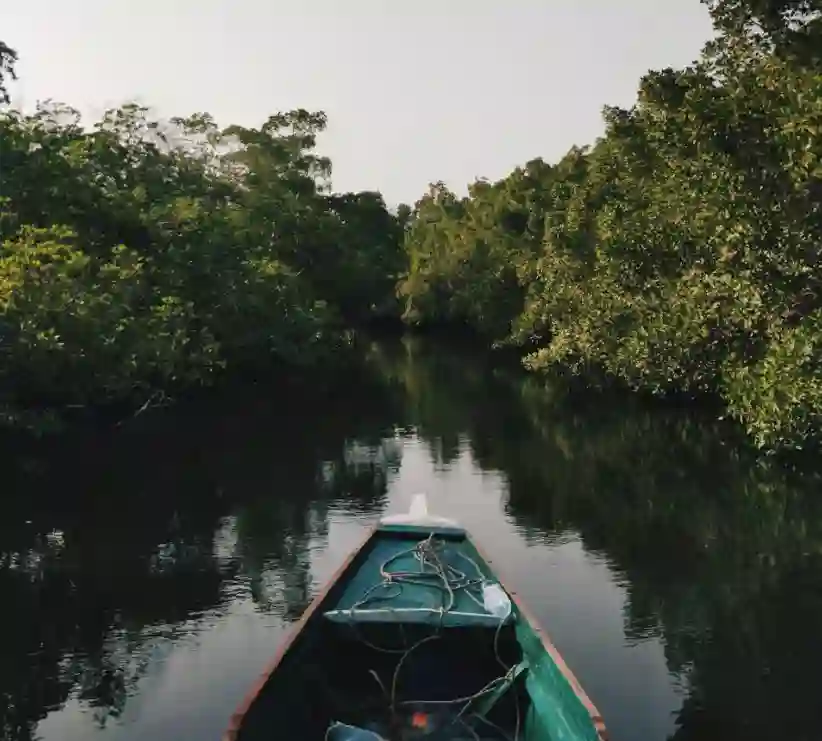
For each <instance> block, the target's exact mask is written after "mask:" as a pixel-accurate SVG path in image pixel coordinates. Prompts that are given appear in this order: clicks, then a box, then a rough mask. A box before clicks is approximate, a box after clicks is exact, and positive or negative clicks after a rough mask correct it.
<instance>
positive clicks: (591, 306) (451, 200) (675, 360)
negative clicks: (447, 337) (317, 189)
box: [402, 0, 822, 447]
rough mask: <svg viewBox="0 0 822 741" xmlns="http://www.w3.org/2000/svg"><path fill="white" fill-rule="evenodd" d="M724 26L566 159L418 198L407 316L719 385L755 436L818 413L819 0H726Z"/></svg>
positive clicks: (579, 368) (821, 389) (677, 379)
mask: <svg viewBox="0 0 822 741" xmlns="http://www.w3.org/2000/svg"><path fill="white" fill-rule="evenodd" d="M710 6H711V12H712V14H713V17H714V20H715V24H716V27H717V30H718V31H719V34H718V35H717V38H716V39H714V40H713V41H712V42H711V43H709V44H708V45H707V47H706V48H705V50H704V53H703V54H702V56H701V58H700V59H699V60H698V61H697V62H695V63H694V64H693V65H691V66H690V67H688V68H686V69H682V70H678V71H675V70H672V69H666V70H662V71H658V72H650V73H648V74H647V75H646V76H645V77H644V78H643V80H642V82H641V85H640V88H639V95H638V100H637V103H636V104H635V105H634V106H633V107H632V108H630V109H628V110H623V109H619V108H607V109H606V110H605V120H606V123H607V127H606V133H605V134H604V136H602V137H601V138H600V139H599V140H598V141H597V142H596V143H595V144H594V145H593V146H592V147H586V148H576V147H575V148H573V149H572V150H571V151H570V152H569V153H568V154H567V155H566V156H565V157H564V158H563V159H562V160H561V161H560V162H559V163H557V164H556V165H548V164H546V163H544V162H543V161H542V160H534V161H532V162H529V163H528V164H527V165H526V166H525V167H523V168H520V169H517V170H516V171H514V172H513V173H512V174H511V175H509V176H508V177H507V178H505V179H504V180H502V181H500V182H496V183H489V182H484V181H480V182H477V183H475V184H474V185H473V186H471V188H470V190H469V194H468V196H467V197H464V198H460V197H457V196H456V195H455V194H454V193H452V192H451V191H449V190H448V189H447V188H446V187H444V186H443V185H442V184H438V185H435V186H432V188H431V191H430V192H429V193H428V194H427V195H426V196H425V197H424V198H422V199H421V200H420V201H419V202H418V203H417V204H416V206H415V209H414V212H413V215H412V221H411V223H410V225H409V228H408V235H407V236H408V239H407V247H408V252H409V255H410V272H409V275H408V278H407V280H406V281H405V282H404V284H403V286H402V290H403V293H404V294H405V296H406V301H407V309H406V316H407V317H408V318H409V319H410V320H412V321H420V322H425V321H442V320H446V321H461V322H467V323H468V324H470V325H472V326H473V327H474V328H476V329H477V330H479V331H480V332H481V333H483V334H486V335H488V336H489V337H490V338H492V339H493V340H495V341H497V342H502V343H513V344H516V345H520V346H523V347H524V348H525V349H527V350H529V351H530V354H529V355H528V356H527V359H526V363H527V365H528V366H529V367H530V368H531V369H533V370H535V371H547V370H548V369H559V370H565V371H567V370H570V371H572V372H578V373H583V372H584V373H585V374H587V375H591V374H595V375H598V376H604V377H606V378H610V379H617V380H619V381H621V382H624V383H625V384H627V385H628V386H631V387H634V388H641V389H645V390H650V391H653V392H655V393H658V394H670V393H678V394H680V393H685V394H700V395H701V394H706V393H709V394H715V395H719V396H721V398H722V399H723V400H724V401H725V403H726V405H727V408H728V409H729V412H730V414H731V415H733V416H734V417H736V418H737V419H739V420H741V421H742V422H743V423H744V424H745V425H746V426H747V428H748V430H749V431H750V432H751V434H752V435H753V436H754V438H755V439H756V440H757V442H758V443H759V444H761V445H764V446H768V447H771V446H773V447H778V446H789V447H796V446H801V445H802V444H803V441H805V440H806V439H808V438H809V437H812V436H814V435H816V434H818V432H819V430H820V422H821V421H822V370H821V369H820V366H819V363H818V360H817V358H818V355H819V352H820V349H822V293H821V292H820V288H821V287H822V275H820V269H819V258H820V249H822V248H821V247H820V245H822V17H820V15H822V12H821V11H822V3H819V2H818V0H815V1H810V0H806V1H804V2H796V1H795V0H781V1H780V2H774V1H772V0H756V1H754V0H751V1H747V0H745V1H743V0H713V1H712V2H711V3H710Z"/></svg>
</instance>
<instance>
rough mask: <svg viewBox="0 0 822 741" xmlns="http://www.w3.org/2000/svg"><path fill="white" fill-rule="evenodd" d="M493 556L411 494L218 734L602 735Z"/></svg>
mask: <svg viewBox="0 0 822 741" xmlns="http://www.w3.org/2000/svg"><path fill="white" fill-rule="evenodd" d="M492 567H493V562H492V560H491V559H490V558H488V557H487V556H485V555H484V553H483V551H482V550H481V549H480V547H479V546H478V545H477V544H476V543H475V542H474V540H473V539H472V538H471V537H470V535H469V534H468V533H467V532H466V530H465V529H464V528H463V527H461V526H460V525H459V524H458V523H456V522H454V521H453V520H449V519H445V518H442V517H436V516H433V515H431V514H429V513H428V507H427V500H426V498H425V495H416V496H415V498H414V500H413V501H412V504H411V509H410V511H409V512H408V513H404V514H399V515H393V516H386V517H383V518H382V519H381V520H380V521H379V522H378V523H377V524H376V526H375V527H374V528H373V529H372V530H371V531H370V532H369V533H368V536H367V537H366V538H365V540H364V542H363V543H362V544H361V545H360V546H359V547H358V548H357V549H355V550H354V552H353V553H351V555H350V556H349V557H348V559H347V560H346V561H345V563H344V564H343V565H342V566H341V567H340V569H339V570H338V571H337V572H336V574H335V575H334V576H333V577H332V578H331V580H330V582H329V583H328V585H327V586H326V588H325V589H324V590H323V592H322V593H321V594H319V595H318V596H317V598H316V599H315V600H314V601H313V602H312V603H311V605H310V606H309V607H308V609H307V610H306V611H305V613H304V614H303V616H302V617H301V619H300V620H299V621H298V622H297V623H296V624H295V625H294V627H293V629H292V631H291V633H290V635H289V637H288V638H287V639H286V640H285V642H284V644H283V645H282V646H281V647H280V649H279V651H278V652H277V654H276V656H275V657H274V659H273V660H272V662H271V664H270V665H269V666H268V668H267V669H266V670H265V671H264V672H263V674H262V676H261V677H260V678H259V679H258V680H257V682H256V683H255V684H254V686H253V687H252V688H251V690H250V692H249V693H248V695H247V696H246V697H245V699H244V700H243V701H242V702H241V704H240V707H239V708H238V709H237V711H236V712H235V713H234V715H233V716H232V717H231V720H230V723H229V727H228V729H227V730H226V732H225V734H224V736H223V741H274V740H275V739H283V740H284V741H285V740H286V739H288V740H293V741H303V740H305V741H311V740H313V739H316V741H423V740H424V741H445V740H446V739H447V740H449V741H462V740H463V739H465V740H466V741H477V740H479V741H494V740H497V739H499V740H504V741H605V739H606V730H605V725H604V722H603V720H602V717H601V716H600V714H599V712H598V711H597V710H596V708H595V707H594V705H593V703H592V702H591V701H590V699H589V698H588V696H587V695H586V694H585V692H584V691H583V689H582V687H581V686H580V684H579V682H578V681H577V680H576V679H575V678H574V675H573V674H572V673H571V671H570V669H569V668H568V667H567V665H566V664H565V662H564V661H563V660H562V657H561V656H560V654H559V652H558V651H557V649H556V648H555V647H554V646H553V644H552V643H551V642H550V640H549V639H548V637H547V635H546V634H545V632H544V631H543V630H542V629H541V628H540V627H539V626H538V624H537V622H536V621H535V619H534V618H533V616H532V615H531V614H530V613H529V612H528V610H527V608H526V607H525V605H524V604H523V603H522V601H521V600H520V599H519V597H518V596H517V594H516V593H515V592H512V591H511V590H510V589H507V588H506V587H505V586H504V584H503V583H502V582H501V581H500V579H499V576H498V575H497V574H495V572H494V570H493V568H492Z"/></svg>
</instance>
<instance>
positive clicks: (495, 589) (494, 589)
mask: <svg viewBox="0 0 822 741" xmlns="http://www.w3.org/2000/svg"><path fill="white" fill-rule="evenodd" d="M482 603H483V606H484V607H485V609H486V611H487V612H490V613H491V614H492V615H494V616H495V617H498V618H500V619H501V620H504V619H505V618H507V617H508V615H510V614H511V599H510V598H509V597H508V595H507V594H506V593H505V590H504V589H503V588H502V587H501V586H500V585H499V584H497V583H496V582H490V583H486V584H483V585H482Z"/></svg>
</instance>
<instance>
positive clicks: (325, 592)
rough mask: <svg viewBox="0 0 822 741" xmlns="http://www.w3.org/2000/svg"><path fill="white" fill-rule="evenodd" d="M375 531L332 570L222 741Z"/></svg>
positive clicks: (233, 733) (231, 736) (229, 738)
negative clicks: (331, 573)
mask: <svg viewBox="0 0 822 741" xmlns="http://www.w3.org/2000/svg"><path fill="white" fill-rule="evenodd" d="M376 531H377V528H376V527H373V528H371V529H370V530H369V531H368V534H367V535H366V537H365V539H364V540H363V541H362V543H360V544H359V545H358V546H357V547H356V548H355V549H354V550H353V551H351V553H350V554H349V556H348V558H346V559H345V561H343V563H342V565H341V566H340V568H338V569H337V570H336V571H335V572H334V574H333V575H332V576H331V578H330V579H329V580H328V582H327V583H326V585H325V587H324V588H323V590H322V591H321V592H320V593H319V594H318V595H317V596H316V597H315V598H314V599H313V600H312V602H311V604H310V605H309V606H308V607H307V608H306V610H305V612H304V613H303V614H302V616H301V617H300V619H299V620H298V621H297V622H296V623H295V624H294V626H293V627H292V628H291V631H290V632H289V634H288V637H287V638H286V639H285V640H284V641H283V643H282V644H281V645H280V647H279V648H278V649H277V653H276V654H274V658H273V659H272V660H271V661H270V662H269V664H268V666H267V667H266V668H265V669H264V670H263V673H262V674H260V676H259V677H258V678H257V680H256V681H255V682H254V684H253V685H252V686H251V689H250V690H249V691H248V693H247V694H246V696H245V697H244V698H243V699H242V701H241V702H240V705H239V707H238V708H237V710H235V711H234V714H233V715H232V716H231V719H230V721H229V723H228V728H227V729H226V732H225V733H224V734H223V737H222V741H237V739H238V737H239V733H240V728H241V726H242V724H243V720H244V719H245V716H246V713H248V710H249V708H250V707H251V706H252V704H253V703H254V701H255V700H256V699H257V697H258V696H259V694H260V692H261V691H262V689H263V687H264V686H265V684H266V682H268V680H269V679H270V678H271V675H272V674H274V672H275V671H276V670H277V667H279V665H280V663H281V662H282V660H283V658H284V657H285V655H286V654H287V653H288V650H289V649H290V648H291V646H292V645H293V644H294V641H296V640H297V636H298V635H299V634H300V633H301V632H302V630H303V628H305V626H306V624H307V623H308V621H309V620H310V619H311V617H312V616H313V615H314V613H315V612H317V610H319V608H320V605H321V604H322V603H323V601H324V600H325V598H326V597H327V596H328V593H329V592H330V591H331V589H332V588H333V587H334V585H335V584H336V583H337V582H338V581H339V579H340V577H341V576H342V575H343V574H344V573H345V571H346V570H347V569H348V567H349V566H350V565H351V563H352V562H353V561H354V559H355V558H356V557H357V556H358V555H359V554H360V552H361V551H362V549H363V548H365V546H366V544H367V543H368V542H369V541H370V540H371V538H372V537H373V536H374V533H375V532H376Z"/></svg>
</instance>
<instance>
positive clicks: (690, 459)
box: [0, 339, 822, 741]
mask: <svg viewBox="0 0 822 741" xmlns="http://www.w3.org/2000/svg"><path fill="white" fill-rule="evenodd" d="M363 363H364V364H363V367H362V368H361V369H360V370H359V372H358V373H357V374H356V375H355V376H352V377H348V378H337V379H335V380H334V382H329V381H328V379H298V380H294V379H292V380H291V381H290V382H286V381H283V380H280V379H271V381H270V382H268V383H266V384H260V385H258V386H249V387H246V388H245V389H242V390H236V389H235V390H233V391H231V392H230V393H229V392H225V393H224V394H223V395H221V396H219V397H217V398H212V399H210V400H208V401H205V402H203V401H200V402H196V403H190V404H186V405H181V406H179V407H177V408H171V409H165V410H161V411H159V412H157V413H156V414H152V415H144V416H143V417H140V418H137V419H135V420H133V422H131V423H129V424H127V425H125V426H124V427H123V428H122V429H121V430H120V431H119V432H118V433H117V434H115V435H100V436H93V435H90V434H89V435H84V436H75V437H74V438H72V439H64V440H61V441H59V442H58V443H57V444H55V445H54V446H53V449H52V450H43V449H30V450H23V449H17V450H14V451H13V454H12V453H10V454H9V462H8V464H7V470H8V476H7V481H9V482H10V494H9V495H8V497H7V498H6V499H7V500H6V502H5V504H4V516H3V517H2V518H0V595H2V599H3V604H4V605H6V606H9V607H7V608H6V609H4V610H2V611H0V656H2V657H3V661H2V662H1V663H0V738H3V739H9V740H10V741H25V740H27V739H34V738H41V739H43V740H44V741H51V739H59V740H60V741H75V739H76V740H77V741H79V740H80V739H86V738H89V736H90V735H92V734H96V733H99V734H102V737H103V738H104V739H105V741H118V740H119V739H122V740H123V741H135V740H136V739H142V738H154V739H158V740H159V741H164V740H165V739H168V741H171V740H172V739H174V741H178V740H181V739H189V738H190V739H205V738H214V739H216V738H217V737H218V736H219V732H220V730H221V728H222V726H223V725H224V723H225V720H226V718H227V716H228V714H229V713H230V712H231V710H232V709H233V706H234V704H235V703H236V701H237V699H238V698H239V697H240V696H241V695H242V693H243V692H244V691H245V689H246V687H247V685H248V684H249V683H250V681H251V680H252V679H253V677H254V676H255V674H256V673H257V672H258V671H259V670H260V669H261V668H262V666H263V664H264V663H265V661H266V660H267V659H268V657H269V656H270V655H271V654H272V653H273V652H274V649H275V646H276V643H277V641H278V640H280V638H281V637H282V635H283V630H284V626H286V624H287V623H288V622H289V621H291V620H293V619H295V618H296V617H297V616H299V615H300V614H301V612H302V611H303V610H304V608H305V606H306V605H307V604H308V602H309V601H310V599H311V598H312V596H313V595H314V594H315V593H316V590H317V588H318V586H319V584H321V583H322V582H323V581H324V580H325V579H326V578H327V577H328V576H329V575H330V573H332V571H333V569H334V568H335V567H336V565H337V564H338V563H339V562H340V561H341V560H342V558H343V557H344V556H345V555H346V553H347V552H348V550H349V549H350V548H351V547H352V546H353V545H354V544H355V542H357V541H358V540H359V538H360V537H361V534H362V530H363V527H364V526H365V525H366V524H367V523H368V522H370V521H372V520H373V519H374V518H375V517H377V516H378V515H379V513H380V512H382V511H385V510H397V509H402V508H404V507H405V506H406V504H407V501H408V499H409V497H410V495H411V494H412V493H414V492H415V491H418V490H426V491H428V492H429V493H430V495H431V498H432V500H433V502H434V506H436V508H437V509H438V510H440V511H442V512H443V513H444V514H447V515H449V514H450V515H457V516H459V517H460V518H461V519H462V520H464V521H465V522H466V524H468V525H469V527H470V528H471V529H472V530H473V531H476V532H477V534H478V536H479V537H480V539H481V540H483V541H484V542H485V543H486V545H488V546H489V547H490V548H491V550H493V551H494V556H495V561H497V562H498V563H500V564H502V565H503V567H504V571H505V573H506V574H507V575H508V576H509V577H510V578H511V580H512V581H513V582H514V583H515V585H516V587H517V589H518V590H519V591H520V592H521V593H522V594H523V595H524V596H525V598H526V599H527V600H528V602H529V603H530V604H531V606H532V607H533V608H534V610H535V612H536V613H537V614H538V616H539V617H540V618H541V619H542V620H543V621H544V622H545V624H546V625H547V626H548V628H549V631H550V632H551V634H552V636H553V638H554V640H555V641H556V643H557V644H558V645H559V647H560V649H561V651H562V652H563V653H564V654H565V655H566V658H567V659H568V660H569V663H570V664H571V665H572V666H573V667H574V669H575V671H576V672H577V674H578V675H579V677H580V679H581V680H582V682H583V684H584V685H585V686H586V689H588V691H589V692H590V694H592V696H593V697H594V699H595V701H596V702H597V704H598V705H599V706H600V709H601V710H602V711H603V713H604V715H605V717H606V719H607V721H608V724H609V727H610V730H611V734H612V737H613V738H614V739H616V740H617V741H620V740H623V741H663V739H666V738H670V739H673V740H674V741H692V740H696V739H700V740H702V739H714V738H716V739H719V738H722V739H723V740H727V739H731V740H733V739H737V738H738V739H743V738H744V739H746V741H751V740H753V741H757V739H771V738H788V737H790V738H792V739H799V740H801V739H812V738H813V739H816V738H818V733H817V728H818V727H819V720H820V719H819V718H818V717H817V716H818V715H819V712H820V711H818V710H817V709H816V707H817V706H816V705H815V704H814V702H813V700H814V699H815V696H816V691H815V690H816V687H817V686H818V681H817V679H816V673H815V669H816V666H817V665H818V664H819V663H820V660H822V637H820V634H819V632H818V630H817V628H816V626H817V625H819V624H820V622H822V586H820V585H822V578H820V577H822V511H820V508H822V499H820V498H819V497H818V496H813V495H814V490H815V489H816V488H817V486H818V481H819V479H818V477H817V476H815V475H811V474H809V473H801V474H800V473H797V472H792V471H787V470H783V469H782V468H780V467H779V466H778V465H777V464H776V463H774V462H769V461H764V462H763V461H756V460H754V459H753V458H752V456H751V455H749V454H747V453H745V452H744V451H742V449H740V448H739V447H735V446H734V445H733V444H731V443H732V440H731V438H730V437H729V436H728V433H727V430H724V429H723V428H722V427H721V426H720V425H717V424H713V423H709V422H706V421H705V420H701V419H699V418H698V417H697V416H696V415H694V414H685V413H683V412H682V411H676V410H672V409H667V410H665V409H659V408H656V409H650V408H649V407H647V406H644V405H643V404H642V403H640V402H638V401H637V400H632V399H625V398H618V399H611V398H608V397H606V396H602V395H598V396H595V395H593V394H581V393H579V392H576V391H574V390H573V389H571V388H569V387H568V386H567V385H563V384H559V383H553V384H552V385H551V386H550V387H547V388H546V387H544V386H543V385H541V383H540V382H539V381H537V380H536V379H534V378H531V377H526V376H524V375H523V374H521V373H520V372H518V370H517V369H516V368H514V367H509V366H507V365H506V364H505V363H500V362H499V360H492V359H489V358H488V356H486V355H483V354H481V353H477V352H475V351H473V350H472V349H471V348H469V347H461V346H458V345H456V346H455V345H454V343H450V344H449V345H448V346H447V347H446V346H444V345H443V344H432V343H430V342H422V341H420V340H413V339H408V340H405V341H404V342H402V343H375V344H373V345H371V346H370V347H368V348H367V352H366V353H365V358H364V361H363Z"/></svg>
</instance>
